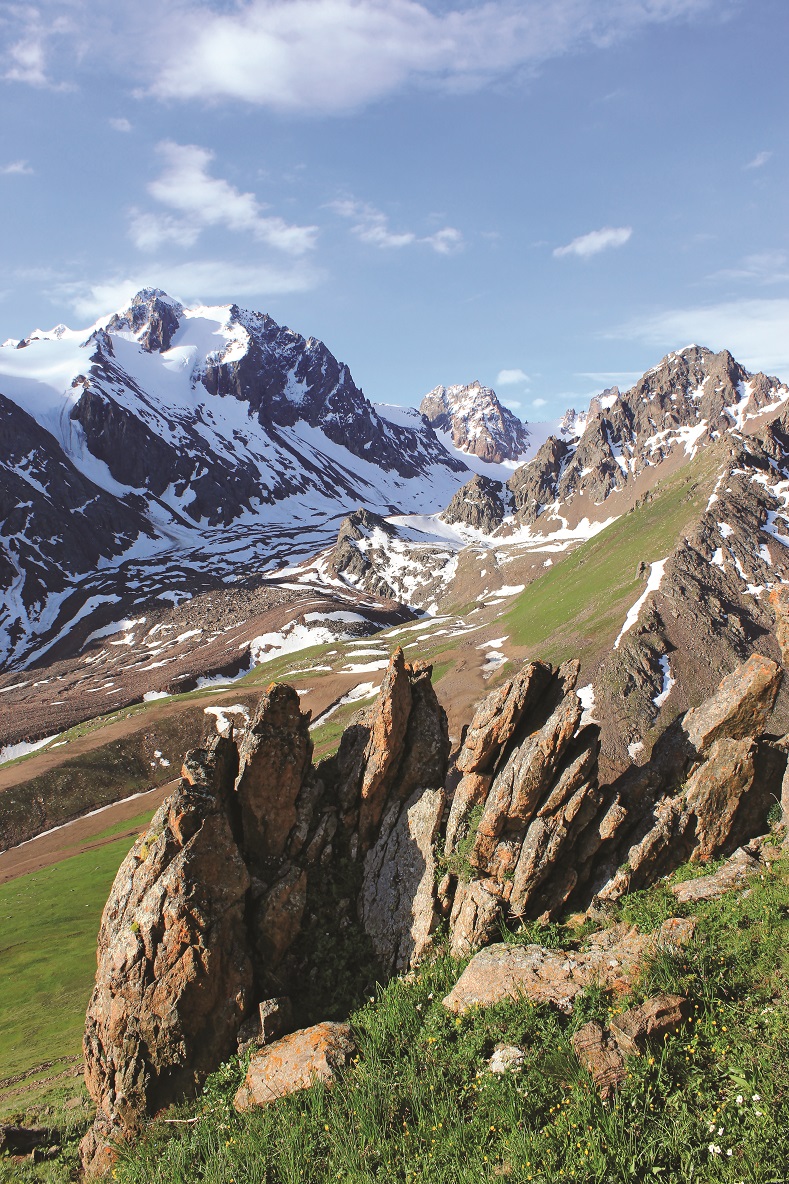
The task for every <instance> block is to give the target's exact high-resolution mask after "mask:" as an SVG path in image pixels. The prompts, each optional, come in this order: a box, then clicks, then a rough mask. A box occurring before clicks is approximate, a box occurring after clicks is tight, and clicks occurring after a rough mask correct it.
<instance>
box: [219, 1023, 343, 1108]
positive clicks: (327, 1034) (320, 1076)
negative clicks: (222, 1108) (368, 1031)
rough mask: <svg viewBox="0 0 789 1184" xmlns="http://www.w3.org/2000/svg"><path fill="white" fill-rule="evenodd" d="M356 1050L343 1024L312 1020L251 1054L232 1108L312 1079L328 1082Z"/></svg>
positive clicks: (290, 1090)
mask: <svg viewBox="0 0 789 1184" xmlns="http://www.w3.org/2000/svg"><path fill="white" fill-rule="evenodd" d="M355 1053H356V1045H355V1043H354V1041H353V1038H352V1036H351V1029H350V1028H349V1027H348V1025H347V1024H332V1023H324V1024H315V1025H314V1026H313V1027H311V1028H305V1029H303V1030H302V1031H300V1032H293V1033H291V1035H290V1036H285V1037H283V1039H282V1040H277V1041H276V1042H275V1043H274V1044H270V1045H267V1046H266V1047H265V1048H262V1049H261V1050H260V1052H256V1053H253V1054H252V1058H251V1060H250V1062H249V1069H248V1071H247V1075H246V1078H245V1080H244V1083H243V1085H242V1086H240V1088H239V1090H238V1092H237V1093H236V1096H235V1098H234V1100H233V1105H234V1106H235V1108H236V1110H239V1111H244V1110H249V1109H250V1108H251V1107H252V1106H265V1105H267V1104H268V1103H269V1102H275V1101H276V1100H277V1098H283V1097H285V1095H286V1094H292V1093H296V1092H297V1091H298V1090H300V1089H308V1088H309V1086H311V1085H313V1084H314V1083H315V1082H316V1081H322V1082H323V1083H324V1084H325V1085H331V1084H332V1083H333V1082H334V1081H335V1080H336V1079H337V1077H338V1075H339V1073H340V1072H341V1070H342V1069H343V1068H344V1067H345V1066H346V1065H347V1064H348V1062H349V1061H350V1059H351V1057H353V1056H354V1054H355Z"/></svg>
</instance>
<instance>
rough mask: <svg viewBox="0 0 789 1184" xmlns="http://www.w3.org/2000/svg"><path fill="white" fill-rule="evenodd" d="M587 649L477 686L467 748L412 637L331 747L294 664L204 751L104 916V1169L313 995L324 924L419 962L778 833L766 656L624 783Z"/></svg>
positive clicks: (773, 688) (92, 1013)
mask: <svg viewBox="0 0 789 1184" xmlns="http://www.w3.org/2000/svg"><path fill="white" fill-rule="evenodd" d="M578 669H579V667H578V663H577V662H567V663H565V664H564V665H563V666H561V667H560V668H559V669H553V668H552V667H551V666H550V664H548V663H546V662H529V663H526V664H525V665H524V666H523V667H522V668H521V669H520V670H519V671H518V672H517V673H516V674H515V675H514V676H513V677H511V678H510V679H508V680H507V681H506V682H504V683H503V684H502V685H501V686H499V687H497V688H496V689H495V690H493V691H491V693H490V694H489V695H488V696H487V697H486V698H485V700H484V701H483V702H482V703H480V704H479V706H478V708H477V710H476V713H475V715H474V717H473V719H472V721H471V724H470V725H469V727H468V728H467V729H466V730H465V733H464V735H463V738H462V743H461V745H460V748H459V749H458V751H457V752H456V753H455V756H454V759H453V761H452V763H451V765H450V764H449V749H450V744H449V739H448V735H447V722H446V716H445V714H444V711H443V709H442V707H441V706H440V704H439V703H438V701H437V699H436V696H435V693H434V691H433V687H432V684H431V681H430V676H431V668H430V667H429V666H427V665H425V664H424V663H420V662H414V663H408V662H406V660H405V657H404V655H403V653H402V651H401V650H397V651H396V652H395V653H394V654H393V655H392V658H391V661H390V664H389V669H388V670H387V672H386V675H385V677H384V680H383V683H382V686H381V690H380V693H379V695H378V697H377V699H376V700H375V701H374V703H373V704H372V705H371V706H370V707H368V708H366V709H364V710H362V711H360V712H358V713H357V715H356V716H355V717H354V719H353V721H352V722H351V724H350V726H349V727H348V728H347V729H346V731H345V733H344V734H343V737H342V740H341V742H340V746H339V749H338V751H337V753H336V755H335V756H333V757H331V758H329V759H328V760H324V761H323V762H321V763H320V764H319V765H318V766H317V768H316V767H315V766H314V765H313V764H312V743H311V740H310V735H309V713H304V712H302V711H301V709H300V706H299V702H298V696H297V695H296V693H295V691H294V690H293V689H292V688H290V687H288V686H285V685H277V684H272V686H271V687H269V689H268V691H267V692H266V694H265V695H264V696H263V698H262V699H261V701H260V705H259V707H258V710H257V713H256V715H255V718H254V719H253V720H252V721H251V722H250V724H249V725H248V727H246V728H245V729H244V730H243V731H241V732H240V733H238V734H237V735H236V736H235V737H231V738H228V739H214V740H213V741H212V742H211V744H210V745H209V746H208V747H207V748H206V749H204V750H198V751H195V752H192V753H189V754H188V755H187V757H186V758H185V762H184V768H183V779H182V781H181V784H180V787H179V788H178V789H177V790H176V792H175V793H174V794H173V795H172V797H171V798H170V799H169V800H168V801H166V802H165V803H164V804H163V806H162V807H161V808H160V810H159V811H158V812H157V814H156V816H155V817H154V820H153V822H152V823H151V826H150V827H149V829H148V831H147V833H146V834H145V835H144V836H142V837H141V838H140V839H139V840H138V841H137V843H135V845H134V847H133V848H132V851H131V852H130V853H129V855H128V856H127V858H126V860H125V861H124V863H123V865H122V866H121V868H120V871H119V872H118V876H117V877H116V880H115V884H114V885H113V888H112V892H111V894H110V898H109V900H108V902H107V905H106V907H105V910H104V915H103V918H102V923H101V930H100V933H99V946H98V971H97V975H96V986H95V989H94V993H93V997H92V999H91V1002H90V1005H89V1008H88V1015H87V1025H86V1034H85V1073H86V1081H87V1084H88V1089H89V1091H90V1093H91V1096H92V1097H93V1098H94V1100H95V1102H96V1105H97V1119H96V1123H95V1125H94V1127H93V1129H92V1130H91V1132H90V1133H89V1134H88V1135H87V1136H86V1138H85V1140H84V1142H83V1158H84V1161H85V1164H86V1166H87V1167H88V1169H89V1170H92V1171H98V1170H103V1169H104V1168H105V1167H106V1166H107V1164H108V1163H109V1162H110V1161H111V1157H112V1154H113V1151H112V1143H113V1141H117V1140H118V1139H123V1138H128V1137H130V1136H133V1135H134V1133H135V1132H136V1131H137V1130H138V1129H139V1127H140V1124H141V1122H142V1121H143V1119H144V1117H145V1116H146V1115H149V1114H151V1113H153V1112H155V1111H156V1110H157V1109H159V1108H161V1107H162V1106H165V1105H167V1104H168V1103H170V1102H172V1101H175V1100H176V1099H178V1098H180V1097H182V1096H184V1095H185V1094H188V1093H190V1092H193V1091H194V1090H195V1089H196V1088H198V1087H199V1085H200V1084H201V1082H202V1080H203V1079H204V1078H205V1076H206V1074H207V1073H208V1072H210V1071H211V1070H212V1069H214V1068H215V1067H216V1066H217V1065H218V1064H219V1063H220V1062H221V1061H222V1059H224V1058H225V1057H226V1056H228V1055H229V1053H230V1052H231V1051H232V1050H233V1048H234V1046H235V1039H236V1034H237V1031H238V1028H239V1027H240V1025H241V1023H242V1021H243V1020H244V1019H245V1018H246V1017H247V1016H248V1015H249V1014H250V1012H251V1011H252V1009H253V1008H254V1006H255V1005H256V1003H258V1002H259V1001H260V1000H261V999H268V998H271V997H272V996H287V995H292V996H294V999H295V1000H296V1005H297V1009H298V1006H299V1004H298V998H299V991H300V990H301V989H302V987H303V985H304V983H305V982H310V981H312V980H313V979H314V977H315V975H316V974H318V973H319V972H320V970H321V965H320V959H321V957H323V956H324V955H322V954H321V953H320V951H321V949H323V950H326V949H327V946H326V945H325V944H323V945H321V944H320V942H319V941H317V940H316V936H317V937H320V939H322V940H323V941H324V943H325V941H327V940H328V941H329V942H330V943H338V942H340V941H342V940H345V938H346V937H347V934H348V933H349V932H352V933H354V934H356V935H357V936H358V940H359V941H361V942H364V943H366V948H368V949H370V950H371V951H374V954H375V957H376V958H377V963H378V973H380V974H381V975H391V974H393V973H400V972H403V971H406V970H408V969H409V968H411V967H413V966H414V965H416V964H417V963H418V962H419V960H420V959H421V958H422V957H423V956H424V955H425V953H426V951H427V950H428V949H429V948H430V945H431V942H432V940H433V935H434V933H435V931H436V928H437V924H438V922H439V920H440V919H442V918H443V919H444V921H445V922H446V924H447V926H448V933H449V941H450V945H451V949H452V951H453V952H454V953H455V954H465V953H468V952H469V951H471V950H473V949H475V948H478V947H480V946H485V945H488V944H489V943H491V942H493V941H496V940H497V938H498V937H499V934H500V929H501V925H502V923H505V924H506V923H509V924H511V923H512V922H513V921H517V919H519V918H539V917H553V916H556V915H558V914H559V913H560V912H561V911H562V910H563V908H564V907H565V906H569V905H572V906H573V907H580V908H586V907H588V906H589V905H590V904H598V903H602V902H605V901H610V900H613V899H616V898H617V897H618V896H620V895H621V894H622V893H624V892H626V891H630V890H632V889H635V888H641V887H644V886H646V885H648V884H650V883H651V882H653V881H654V880H655V879H656V878H657V877H659V876H662V875H664V874H666V873H667V872H670V871H671V870H673V869H674V868H675V867H677V866H678V865H679V864H680V863H682V862H684V861H685V860H686V859H688V858H690V859H695V860H702V861H703V860H707V859H709V858H711V857H714V856H717V855H720V854H724V855H728V854H731V852H732V851H734V849H735V848H737V847H738V846H740V845H741V844H742V843H744V842H747V841H748V840H749V839H750V838H752V837H753V836H755V835H757V834H760V833H763V832H764V830H765V829H766V818H767V814H768V812H769V810H770V807H771V806H772V805H773V803H774V802H775V801H779V800H780V798H781V786H782V780H783V779H784V774H785V770H786V764H787V759H786V748H787V746H786V744H785V742H784V741H783V740H779V739H777V738H775V737H770V736H768V735H766V734H765V728H766V727H767V725H768V721H769V718H770V713H771V711H772V708H773V705H774V703H775V698H776V695H777V693H778V689H779V686H780V682H781V677H782V671H781V668H780V667H779V666H777V665H776V664H775V663H774V662H771V661H770V660H769V659H767V658H765V657H762V656H761V655H754V656H753V657H751V658H750V659H749V660H748V661H747V662H746V663H745V664H744V665H742V666H740V667H739V668H738V669H737V670H735V671H734V672H733V673H732V674H730V675H729V676H727V677H726V678H724V680H723V681H722V683H721V684H720V686H719V687H718V689H717V690H716V691H715V693H714V694H713V695H712V696H711V697H710V698H709V699H707V700H706V702H704V703H703V704H702V705H701V706H700V707H698V708H696V709H695V710H693V711H689V712H687V713H686V714H685V716H684V717H680V718H679V719H678V720H677V721H675V723H674V724H672V725H671V727H670V728H668V729H667V730H666V732H664V733H663V735H662V737H661V738H660V740H659V741H658V743H657V744H656V745H655V747H654V750H653V754H652V757H651V759H650V761H649V762H648V763H647V764H645V765H643V766H641V767H639V768H636V767H633V768H631V769H630V770H628V772H627V773H625V774H624V775H623V776H621V777H620V778H619V779H618V780H617V781H616V782H614V783H613V784H611V785H607V786H601V785H599V783H598V753H599V728H598V727H597V725H595V724H588V725H584V724H583V723H582V705H581V702H580V700H579V698H578V695H577V694H576V691H575V684H576V680H577V677H578ZM349 869H350V871H349ZM343 877H344V878H343ZM339 884H342V885H343V892H342V894H341V895H342V896H343V899H342V900H341V901H340V903H339V904H338V905H337V908H336V910H335V909H334V907H333V905H332V906H331V907H327V901H330V900H334V899H335V897H332V895H331V893H332V892H333V891H334V889H335V888H336V886H337V885H339ZM336 898H337V899H339V897H336ZM318 918H320V921H318ZM326 930H328V932H325V931H326ZM315 1018H316V1017H314V1016H313V1017H312V1019H311V1022H314V1019H315ZM317 1018H325V1016H324V1017H317Z"/></svg>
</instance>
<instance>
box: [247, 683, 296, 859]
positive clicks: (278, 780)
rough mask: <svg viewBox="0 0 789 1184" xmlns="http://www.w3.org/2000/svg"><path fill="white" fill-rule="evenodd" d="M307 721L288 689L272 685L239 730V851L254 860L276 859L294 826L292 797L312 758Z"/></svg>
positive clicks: (282, 685)
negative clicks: (241, 833)
mask: <svg viewBox="0 0 789 1184" xmlns="http://www.w3.org/2000/svg"><path fill="white" fill-rule="evenodd" d="M309 721H310V715H309V712H306V713H303V712H302V711H301V709H300V707H299V697H298V695H297V694H296V692H295V691H294V689H293V687H289V686H286V685H285V684H284V683H272V685H271V686H270V687H269V688H268V690H267V691H266V694H265V695H264V696H263V698H262V699H261V700H260V703H259V704H258V709H257V712H256V713H255V718H254V719H253V720H252V722H251V724H250V726H249V728H247V729H245V731H244V732H242V733H241V738H240V744H239V772H238V779H237V781H236V792H237V795H238V802H239V805H240V807H241V817H242V822H243V831H244V849H245V852H246V853H247V855H248V857H250V858H251V859H252V860H253V861H254V862H255V863H259V864H264V865H265V864H271V863H276V862H277V861H279V860H280V859H281V858H282V855H283V854H284V851H285V844H286V842H287V839H288V836H289V834H290V832H291V830H292V829H293V827H294V825H295V824H296V820H297V810H296V800H297V798H298V796H299V791H300V790H301V787H302V783H303V782H304V779H305V776H306V774H307V772H308V770H309V768H310V761H311V759H312V741H311V740H310V733H309Z"/></svg>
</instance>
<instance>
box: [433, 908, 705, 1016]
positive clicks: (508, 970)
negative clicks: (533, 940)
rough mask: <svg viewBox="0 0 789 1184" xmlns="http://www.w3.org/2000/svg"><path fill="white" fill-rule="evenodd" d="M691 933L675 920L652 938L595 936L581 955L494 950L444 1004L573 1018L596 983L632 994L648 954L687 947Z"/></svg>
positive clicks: (534, 948) (480, 957)
mask: <svg viewBox="0 0 789 1184" xmlns="http://www.w3.org/2000/svg"><path fill="white" fill-rule="evenodd" d="M691 933H692V928H691V927H689V926H679V927H677V924H676V921H675V919H673V918H672V919H670V920H669V921H667V922H664V924H663V925H662V926H661V928H660V929H659V930H658V931H657V932H656V933H653V934H644V933H639V931H638V930H637V929H636V928H635V926H633V927H632V928H629V929H628V927H627V926H626V925H622V924H619V925H614V926H612V927H611V928H610V929H604V930H601V931H600V932H599V933H595V934H593V935H592V936H591V937H590V938H589V941H588V945H587V948H586V949H584V950H582V951H577V952H576V951H567V950H549V949H546V948H545V947H544V946H539V945H526V946H516V945H505V944H498V945H490V946H487V947H486V948H485V949H483V950H480V952H479V953H478V954H475V955H474V957H473V958H472V959H471V961H470V962H469V964H468V966H467V967H466V969H465V970H464V971H463V973H462V974H461V976H460V978H459V979H458V981H457V982H456V983H455V986H454V987H453V988H452V990H451V991H450V993H449V994H448V995H447V996H446V997H445V998H444V1000H443V1003H444V1006H445V1007H446V1008H448V1010H449V1011H452V1012H454V1013H455V1014H456V1015H462V1014H463V1013H464V1012H466V1011H468V1010H469V1008H471V1007H490V1006H492V1005H493V1004H494V1003H500V1002H502V1001H503V1000H507V999H510V1000H515V999H529V1000H531V1002H532V1003H550V1004H552V1005H553V1006H554V1007H557V1008H558V1009H559V1010H560V1011H563V1012H565V1013H567V1014H569V1013H570V1012H571V1011H572V1008H573V1003H574V1001H575V999H576V997H577V996H578V995H579V994H580V993H581V992H582V991H584V990H585V989H586V988H587V987H588V986H590V985H591V984H592V983H595V984H599V985H601V986H604V987H608V988H610V989H612V990H615V991H623V990H626V989H628V987H629V986H630V985H631V984H632V982H633V980H634V978H635V977H636V975H637V973H638V970H639V967H640V964H641V962H642V961H643V959H644V957H645V956H646V955H647V954H651V953H653V952H654V951H655V950H656V949H659V948H666V947H675V946H677V945H682V944H684V943H685V942H686V941H687V940H688V939H689V937H690V934H691Z"/></svg>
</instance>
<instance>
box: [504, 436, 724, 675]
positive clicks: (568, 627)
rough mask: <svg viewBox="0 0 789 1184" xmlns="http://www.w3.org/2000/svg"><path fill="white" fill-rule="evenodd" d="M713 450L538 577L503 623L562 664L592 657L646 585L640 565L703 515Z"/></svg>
mask: <svg viewBox="0 0 789 1184" xmlns="http://www.w3.org/2000/svg"><path fill="white" fill-rule="evenodd" d="M717 459H718V458H717V452H716V450H715V449H710V450H709V451H708V452H707V453H706V454H702V455H700V456H699V457H697V458H696V459H695V460H694V461H692V462H691V463H690V464H688V465H687V466H686V467H685V468H683V469H682V471H681V472H680V473H678V474H677V475H676V476H674V477H671V478H669V479H667V480H666V481H664V482H660V483H659V484H658V485H657V486H656V488H655V490H654V491H653V496H652V498H651V500H650V501H649V502H647V503H646V504H644V505H642V506H639V507H638V508H637V509H635V510H633V511H632V513H629V514H625V515H623V516H622V517H621V518H619V519H618V520H617V521H616V522H614V523H612V525H611V526H609V527H607V528H606V529H605V530H604V531H602V532H601V533H600V534H599V535H597V536H595V538H593V539H590V540H589V541H588V542H586V543H584V544H583V545H582V546H580V547H578V548H577V549H576V550H575V551H573V552H572V553H571V554H570V555H568V556H566V557H565V558H564V559H562V560H561V561H560V562H558V563H556V564H554V566H553V567H551V568H549V570H548V571H547V572H546V573H545V575H542V576H540V577H539V579H537V580H535V581H534V582H533V583H532V584H529V586H528V587H527V588H526V589H525V591H524V592H522V593H521V594H520V596H519V597H518V599H517V601H516V602H515V604H514V605H513V607H512V608H511V609H510V610H509V612H508V613H506V614H505V615H504V617H503V618H502V624H503V626H504V627H505V628H509V630H510V637H511V640H512V641H513V642H514V643H515V644H517V645H523V646H527V647H528V648H529V650H530V651H531V653H532V654H533V656H534V657H540V658H546V659H549V660H550V661H552V662H561V661H564V660H565V659H566V658H569V657H577V658H580V659H581V661H583V660H584V658H585V657H589V656H593V655H594V654H596V653H597V652H598V651H599V650H600V649H601V648H602V647H603V646H604V645H608V644H609V643H610V641H611V639H612V638H613V637H614V636H615V635H616V633H617V632H618V631H619V629H620V627H621V625H622V620H623V618H624V617H625V615H626V613H627V610H628V609H629V608H630V606H631V605H632V604H634V603H635V601H636V600H637V599H638V597H639V595H640V594H641V592H642V591H643V588H644V584H643V581H642V580H639V579H638V578H637V576H636V569H637V567H638V564H639V562H641V561H642V560H643V562H644V563H646V564H649V563H653V562H654V561H655V560H658V559H663V558H665V556H666V555H668V554H669V553H670V552H671V551H672V550H673V549H674V547H675V546H676V544H677V541H678V539H679V538H680V536H681V534H682V531H683V528H684V527H685V526H686V525H687V524H688V522H690V521H691V520H692V519H693V518H694V517H696V516H697V515H698V514H699V513H701V512H702V511H703V510H704V508H705V506H706V504H707V501H708V498H709V495H710V493H711V491H712V485H713V478H714V476H715V473H716V472H717V468H716V465H717Z"/></svg>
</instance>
